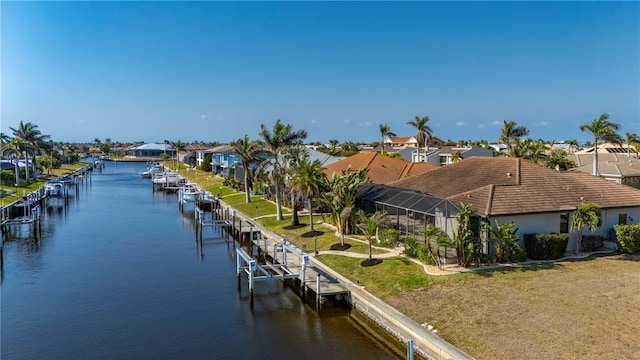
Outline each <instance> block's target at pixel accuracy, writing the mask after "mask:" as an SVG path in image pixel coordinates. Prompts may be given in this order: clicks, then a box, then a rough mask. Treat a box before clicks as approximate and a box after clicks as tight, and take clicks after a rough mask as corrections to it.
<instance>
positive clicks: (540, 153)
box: [527, 141, 547, 163]
mask: <svg viewBox="0 0 640 360" xmlns="http://www.w3.org/2000/svg"><path fill="white" fill-rule="evenodd" d="M546 150H547V148H546V147H545V145H544V143H542V142H540V141H529V144H528V146H527V151H528V153H529V154H528V157H529V160H531V161H533V162H534V163H542V162H543V161H544V159H546V158H547V155H546V153H545V151H546Z"/></svg>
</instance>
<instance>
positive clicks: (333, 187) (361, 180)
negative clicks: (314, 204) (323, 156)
mask: <svg viewBox="0 0 640 360" xmlns="http://www.w3.org/2000/svg"><path fill="white" fill-rule="evenodd" d="M367 171H368V169H367V168H365V167H362V168H360V169H359V170H358V171H351V172H348V171H344V170H343V171H342V173H341V175H337V174H335V173H334V174H333V175H332V176H331V178H330V179H329V184H328V190H329V191H327V192H326V193H325V194H324V196H322V197H321V201H323V202H324V204H325V206H326V207H327V208H329V209H331V218H332V221H333V223H334V224H336V226H337V228H338V232H339V233H340V234H341V235H342V246H343V248H344V235H345V234H348V231H349V229H350V228H351V225H352V223H353V215H354V214H355V206H356V197H357V195H358V190H359V188H360V185H362V184H365V183H367V182H369V180H368V179H367Z"/></svg>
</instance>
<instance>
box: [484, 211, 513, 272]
mask: <svg viewBox="0 0 640 360" xmlns="http://www.w3.org/2000/svg"><path fill="white" fill-rule="evenodd" d="M482 229H483V232H486V233H488V234H489V242H493V243H495V244H496V262H498V263H501V262H503V261H511V260H513V259H510V255H511V254H512V251H510V250H511V249H512V248H513V247H515V246H518V241H520V237H519V236H518V235H516V233H517V232H518V229H517V228H516V227H515V225H514V223H513V222H511V221H509V222H506V223H503V224H502V225H501V224H500V223H499V222H498V220H496V224H495V225H494V226H491V225H489V224H484V226H483V228H482Z"/></svg>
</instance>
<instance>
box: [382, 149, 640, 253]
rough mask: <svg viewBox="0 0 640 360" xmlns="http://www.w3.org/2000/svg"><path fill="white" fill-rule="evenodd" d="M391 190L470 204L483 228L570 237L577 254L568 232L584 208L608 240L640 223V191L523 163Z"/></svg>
mask: <svg viewBox="0 0 640 360" xmlns="http://www.w3.org/2000/svg"><path fill="white" fill-rule="evenodd" d="M388 184H389V186H390V187H393V188H396V189H404V190H405V191H409V192H412V193H414V194H424V195H427V196H429V197H435V198H440V199H443V200H446V201H448V202H450V203H453V204H460V203H464V204H469V205H471V206H472V207H473V209H474V210H475V212H476V215H477V218H478V219H477V220H478V221H477V223H476V226H478V227H479V224H480V223H482V222H485V223H487V222H490V223H491V224H494V223H495V221H496V220H497V221H498V222H499V223H501V224H502V223H506V222H509V221H512V222H513V223H514V224H515V225H516V227H517V228H518V232H517V234H518V235H519V236H520V237H521V238H522V236H523V235H524V234H527V233H552V232H556V233H568V234H569V245H568V250H575V243H576V238H577V232H571V231H570V230H569V229H570V223H571V214H572V212H573V210H575V208H576V206H577V205H578V204H579V203H580V202H588V203H594V204H596V205H597V206H598V207H600V208H601V209H602V225H601V226H600V227H599V228H598V229H597V230H596V231H595V234H599V235H603V236H605V237H607V236H610V235H611V229H612V228H613V226H614V225H616V224H630V223H638V222H639V221H640V190H638V189H634V188H632V187H629V186H625V185H620V184H616V183H613V182H611V181H607V180H605V179H603V178H601V177H594V176H591V175H588V174H584V173H581V172H569V171H562V172H561V171H556V170H552V169H548V168H544V167H541V166H539V165H537V164H534V163H532V162H530V161H528V160H524V159H520V158H509V157H472V158H469V159H466V160H465V161H460V162H456V163H454V164H451V165H449V166H444V167H439V168H437V169H435V170H432V171H427V172H424V173H422V174H419V175H416V176H411V177H408V178H406V179H402V180H398V181H395V182H391V183H388ZM407 215H410V214H409V213H408V212H407ZM472 230H473V229H472ZM476 231H477V229H476Z"/></svg>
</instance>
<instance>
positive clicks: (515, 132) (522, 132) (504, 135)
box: [498, 120, 529, 157]
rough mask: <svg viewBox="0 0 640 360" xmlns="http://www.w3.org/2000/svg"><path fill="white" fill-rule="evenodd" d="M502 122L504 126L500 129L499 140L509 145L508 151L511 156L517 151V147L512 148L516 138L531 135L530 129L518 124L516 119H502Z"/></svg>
mask: <svg viewBox="0 0 640 360" xmlns="http://www.w3.org/2000/svg"><path fill="white" fill-rule="evenodd" d="M502 124H503V126H502V128H501V129H500V138H498V141H499V142H501V143H503V144H505V145H506V146H507V153H508V154H510V155H509V156H513V154H515V153H517V149H512V147H513V146H514V145H513V142H514V139H516V138H520V137H522V136H527V135H529V129H527V128H526V127H524V126H518V125H516V122H515V121H507V120H502ZM518 145H520V144H518ZM519 157H522V156H519Z"/></svg>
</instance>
